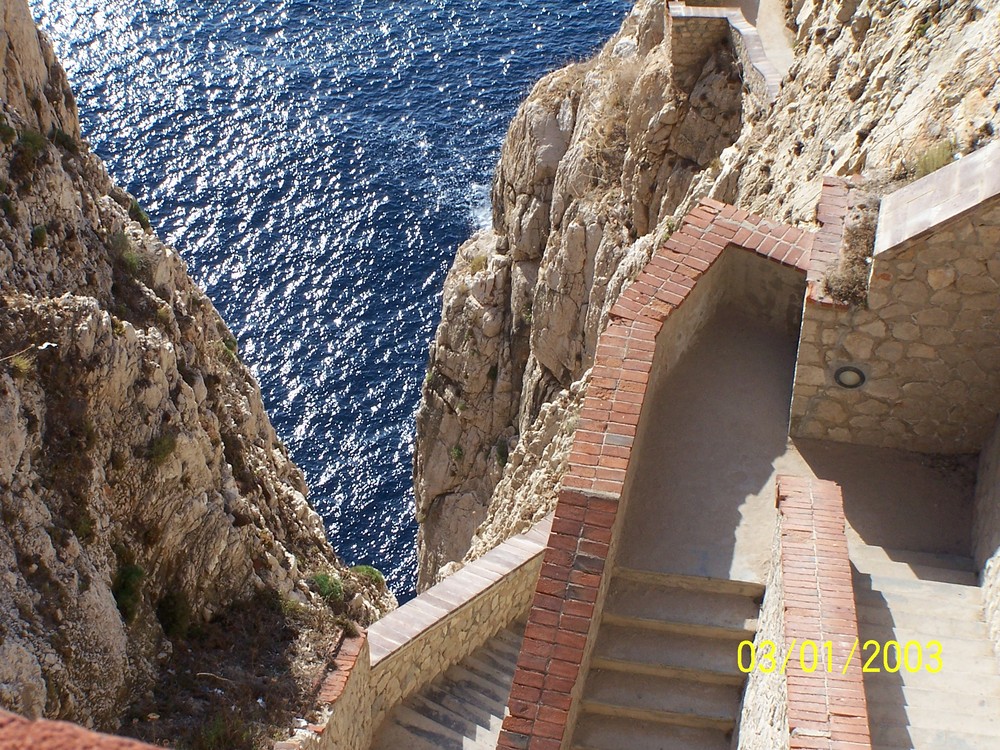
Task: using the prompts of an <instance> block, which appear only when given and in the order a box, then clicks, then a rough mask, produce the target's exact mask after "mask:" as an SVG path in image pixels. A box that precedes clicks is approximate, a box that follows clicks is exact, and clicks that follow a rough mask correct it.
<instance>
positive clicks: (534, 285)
mask: <svg viewBox="0 0 1000 750" xmlns="http://www.w3.org/2000/svg"><path fill="white" fill-rule="evenodd" d="M740 90H741V82H740V78H739V74H738V72H737V69H736V64H735V61H734V59H733V56H732V54H731V52H730V51H729V50H726V49H721V50H718V51H717V52H716V53H715V54H713V55H712V56H711V57H710V59H709V60H708V62H707V63H706V64H705V67H704V69H703V70H702V72H701V75H700V76H699V77H698V79H697V81H696V82H695V83H694V85H693V86H691V87H690V88H689V89H684V88H681V87H679V86H675V85H674V83H673V81H672V79H671V76H670V55H669V44H668V43H667V42H665V41H664V16H663V3H662V2H655V1H654V0H641V1H640V2H638V3H637V4H636V6H635V8H634V9H633V11H632V13H631V14H630V15H629V16H628V18H627V19H626V21H625V23H624V24H623V27H622V29H621V31H620V32H619V34H618V35H616V36H615V38H613V39H612V40H611V41H610V42H608V44H607V45H606V46H605V48H604V50H603V51H602V52H601V53H600V54H599V55H598V56H597V57H596V58H595V59H593V60H591V61H590V62H587V63H582V64H578V65H573V66H570V67H569V68H566V69H564V70H561V71H557V72H556V73H553V74H551V75H549V76H546V77H545V78H543V79H542V80H541V81H540V82H539V83H538V85H537V86H536V87H535V89H534V90H533V91H532V93H531V95H530V96H529V97H528V99H527V101H526V102H525V103H524V104H523V105H522V106H521V108H520V109H519V110H518V112H517V114H516V116H515V117H514V121H513V122H512V123H511V126H510V130H509V132H508V135H507V139H506V141H505V143H504V146H503V150H502V154H501V157H500V164H499V166H498V167H497V173H496V177H495V180H494V184H493V195H492V198H493V226H492V228H491V229H490V230H488V231H485V232H481V233H480V234H478V235H476V236H475V237H473V238H472V239H471V240H469V242H467V243H466V244H465V245H463V246H462V247H461V248H460V249H459V251H458V254H457V257H456V261H455V264H454V266H453V267H452V269H451V272H450V273H449V275H448V278H447V280H446V282H445V289H444V312H443V315H442V322H441V325H440V327H439V328H438V332H437V335H436V337H435V340H434V343H433V345H432V347H431V354H430V366H429V372H428V377H427V380H426V383H425V386H424V392H423V400H422V404H421V408H420V411H419V414H418V417H417V436H418V444H417V452H416V459H415V487H416V499H417V515H418V519H419V520H420V522H421V527H420V570H419V584H420V585H421V586H427V585H429V584H431V583H433V582H434V581H435V580H437V578H438V577H439V571H440V569H441V568H442V566H444V565H446V564H448V563H451V562H456V561H460V560H462V559H463V558H464V557H465V555H466V554H467V552H468V551H469V549H470V545H471V544H472V540H473V537H474V535H475V534H476V532H477V529H478V528H479V526H480V524H482V523H483V522H484V521H486V520H487V519H488V518H489V519H494V520H495V522H496V523H497V524H498V525H497V529H503V530H504V531H503V533H499V532H495V531H494V530H491V529H489V528H485V527H484V529H483V530H482V533H483V535H484V536H483V537H482V538H481V539H480V540H479V541H477V542H476V546H477V549H478V548H481V547H483V546H484V545H488V544H491V543H496V542H498V541H501V540H502V537H504V535H505V534H507V533H508V532H510V533H513V532H515V531H517V530H521V529H523V527H524V524H525V523H526V522H527V519H531V518H534V517H537V516H539V515H540V514H543V512H544V509H545V508H550V507H551V504H552V502H553V499H554V497H555V494H554V492H555V486H556V483H557V482H558V479H559V476H560V475H561V471H562V469H561V467H562V465H563V464H564V462H565V459H566V454H567V451H568V448H569V443H570V439H569V438H570V437H571V434H572V430H571V429H569V427H568V423H567V422H566V418H565V417H566V414H567V413H568V411H572V410H573V409H575V408H576V402H577V401H578V396H579V388H573V384H574V382H576V381H579V380H580V379H581V378H582V377H583V376H584V374H585V373H586V372H587V371H588V369H589V367H590V365H591V364H592V362H593V357H594V347H595V345H596V341H597V335H598V333H599V332H600V330H601V329H602V328H603V326H604V324H605V322H606V319H607V313H608V310H609V309H610V306H611V304H612V303H613V301H614V300H615V299H616V298H617V296H618V294H619V292H620V291H621V288H622V287H623V285H624V284H625V283H626V281H627V280H628V279H629V278H630V277H631V275H632V274H634V273H635V272H636V271H637V270H638V269H639V268H641V267H642V265H643V264H644V262H645V261H646V260H647V259H648V258H649V256H650V253H651V252H652V248H653V244H654V242H653V240H654V238H655V237H661V236H664V235H665V233H667V232H669V231H670V227H671V226H672V224H671V221H672V219H671V217H672V215H673V214H674V212H675V211H676V210H677V208H678V206H679V204H680V202H681V201H682V200H683V199H684V198H685V196H686V195H687V194H688V191H689V187H690V184H691V181H692V179H693V177H694V176H695V175H697V174H699V173H700V172H702V171H703V170H705V169H706V168H710V167H711V166H712V165H713V164H714V163H715V162H717V160H718V158H719V156H720V154H721V152H722V151H723V149H725V148H726V147H728V146H730V145H732V143H733V142H734V141H735V140H736V138H737V137H738V135H739V133H740V128H741V123H742V106H741V95H740ZM546 405H549V407H548V408H545V407H546ZM498 486H499V487H500V488H502V489H500V490H498V491H499V493H500V494H499V495H497V496H496V497H494V489H495V488H497V487H498ZM491 497H492V498H494V500H495V501H496V502H494V503H493V504H492V505H491ZM501 506H502V507H503V508H507V509H508V510H509V509H510V508H519V509H520V510H517V511H516V512H515V514H514V516H508V510H503V509H502V507H501ZM522 511H523V513H522ZM491 523H492V521H491ZM487 539H488V540H490V541H489V542H487V541H485V540H487ZM485 548H486V549H488V546H486V547H485ZM483 551H485V549H483ZM453 567H454V566H451V568H449V570H450V569H452V568H453Z"/></svg>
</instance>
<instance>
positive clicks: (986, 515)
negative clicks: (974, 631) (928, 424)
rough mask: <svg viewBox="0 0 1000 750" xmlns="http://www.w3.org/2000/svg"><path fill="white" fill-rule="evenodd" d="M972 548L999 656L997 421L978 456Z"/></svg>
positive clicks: (999, 464)
mask: <svg viewBox="0 0 1000 750" xmlns="http://www.w3.org/2000/svg"><path fill="white" fill-rule="evenodd" d="M973 513H974V515H973V526H972V545H973V555H974V556H975V559H976V567H977V568H978V569H979V571H980V574H979V581H980V584H981V585H982V588H983V607H984V609H985V611H986V624H987V625H988V626H989V629H990V636H991V637H992V639H993V643H994V645H995V647H996V649H997V653H1000V420H998V421H997V424H996V426H995V427H994V429H993V434H992V435H991V436H990V438H989V440H987V441H986V445H984V446H983V450H982V452H981V453H980V454H979V476H978V477H977V481H976V499H975V506H974V511H973Z"/></svg>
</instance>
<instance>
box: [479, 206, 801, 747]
mask: <svg viewBox="0 0 1000 750" xmlns="http://www.w3.org/2000/svg"><path fill="white" fill-rule="evenodd" d="M812 239H813V236H812V235H811V234H807V233H805V232H803V231H802V230H799V229H796V228H793V227H790V226H787V225H784V224H779V223H777V222H770V221H768V220H765V219H764V218H762V217H760V216H756V215H754V214H750V213H748V212H746V211H741V210H738V209H736V208H734V207H732V206H726V205H725V204H722V203H719V202H718V201H712V200H705V201H703V202H702V203H701V204H700V205H699V206H698V208H696V209H695V210H694V211H692V212H691V213H690V214H688V216H687V217H685V220H684V222H683V224H682V226H681V228H680V229H679V230H678V231H677V232H675V233H674V235H673V236H672V237H671V238H670V239H669V240H668V241H667V243H666V244H665V245H664V246H663V247H662V248H660V249H659V250H658V251H657V252H656V253H655V254H654V256H653V258H652V259H651V260H650V261H649V263H648V264H647V265H646V267H645V268H644V269H643V271H642V272H641V273H640V274H639V276H638V277H637V278H636V280H635V281H634V282H633V283H632V284H631V285H630V286H629V287H628V289H626V290H625V291H624V292H623V293H622V296H621V298H620V299H619V301H618V302H617V303H616V304H615V306H614V308H613V309H612V311H611V320H610V323H609V325H608V327H607V329H606V330H605V331H604V333H602V334H601V336H600V339H599V340H598V345H597V353H596V358H595V363H594V368H593V371H592V373H591V379H590V384H589V386H588V388H587V392H586V395H585V398H584V403H583V408H582V410H581V412H580V420H579V423H578V426H577V430H576V435H575V438H574V443H573V449H572V452H571V454H570V467H569V470H568V472H567V474H566V476H565V477H564V478H563V483H562V489H561V491H560V494H559V500H558V503H557V505H556V511H555V520H554V521H553V524H552V534H551V535H550V537H549V543H548V547H547V549H546V550H545V556H544V558H543V561H542V569H541V575H540V577H539V580H538V585H537V587H536V590H535V597H534V601H533V603H532V608H531V612H530V614H529V619H528V626H527V628H526V630H525V639H524V645H523V646H522V649H521V656H520V659H519V661H518V668H517V672H516V673H515V675H514V684H513V688H512V690H511V697H510V702H509V704H508V708H509V712H510V715H509V716H508V717H507V718H506V719H505V721H504V731H503V733H502V734H501V736H500V742H499V744H498V747H499V748H505V749H506V750H524V749H528V750H557V749H558V748H559V747H560V746H561V744H562V742H563V740H564V736H565V735H566V733H567V732H566V730H567V728H568V727H569V726H570V725H571V724H572V716H571V711H572V708H573V705H574V700H575V698H576V697H577V694H578V692H579V691H580V690H581V689H582V684H580V683H581V682H582V680H578V677H579V676H580V675H581V674H584V673H585V672H586V669H585V665H586V662H587V659H588V654H589V649H590V648H591V647H592V642H591V641H592V637H593V635H594V634H595V633H596V627H594V628H592V627H591V625H592V623H594V622H595V621H596V618H594V614H595V612H597V611H599V610H600V607H601V603H602V601H603V596H604V593H605V592H604V586H605V584H606V581H607V578H609V576H605V575H604V574H605V570H606V567H609V566H610V561H611V559H612V558H613V544H614V538H615V531H616V524H617V523H618V522H619V520H620V519H621V518H622V517H623V516H624V513H623V512H621V511H622V507H621V505H622V502H621V501H622V498H623V496H625V495H626V494H627V493H626V492H625V487H626V478H627V476H628V470H629V460H630V457H631V453H632V447H633V445H634V444H635V441H636V438H637V435H638V434H639V427H640V421H641V420H640V416H641V412H642V409H643V402H644V399H645V395H646V392H647V389H648V386H649V383H650V380H651V377H653V376H654V374H655V373H654V360H656V359H657V354H658V348H659V349H661V350H664V351H661V352H660V354H661V355H664V356H666V357H670V356H672V355H673V356H674V357H676V354H674V353H673V352H670V351H669V350H671V349H678V350H679V349H682V348H683V346H684V345H685V343H686V341H689V340H690V338H691V337H692V336H693V335H694V332H695V331H696V329H697V326H698V324H699V322H700V320H701V319H703V318H704V317H705V316H706V315H707V314H708V313H707V310H709V309H710V307H711V303H710V302H708V301H706V297H707V295H708V292H703V291H702V290H703V288H704V284H701V285H699V282H700V281H709V279H706V278H704V277H706V275H707V274H708V273H709V272H710V270H711V269H712V268H713V266H714V265H715V264H716V262H717V261H718V260H719V259H720V257H722V255H723V251H726V252H728V253H737V254H739V253H745V252H747V251H749V252H751V253H754V254H755V255H757V256H763V257H764V258H767V259H769V260H771V261H774V262H775V263H776V264H780V266H784V267H785V268H787V269H794V271H795V272H796V273H797V274H799V278H801V276H802V275H804V273H805V270H806V264H807V261H808V255H809V250H810V247H811V244H812ZM738 266H739V264H738V263H734V264H731V265H730V271H729V272H730V273H733V272H735V271H733V270H732V269H735V268H737V267H738ZM775 270H776V271H778V273H777V274H775V275H777V276H780V275H781V272H780V270H779V269H775ZM714 278H715V280H714V281H713V282H712V284H713V285H719V284H721V285H725V283H726V278H725V277H718V276H715V277H714ZM801 283H802V286H803V288H804V279H802V281H801ZM696 285H699V286H698V292H699V293H700V296H699V294H693V292H694V291H695V289H696ZM755 286H756V285H755ZM755 291H756V289H754V290H751V291H750V293H753V292H755ZM759 302H760V303H761V304H763V303H764V301H763V300H761V301H759ZM680 321H683V323H681V324H678V323H680ZM668 323H672V324H673V325H667V324H668ZM661 331H662V332H664V336H663V337H660V338H659V339H658V336H659V334H661ZM664 337H665V338H664Z"/></svg>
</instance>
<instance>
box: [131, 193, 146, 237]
mask: <svg viewBox="0 0 1000 750" xmlns="http://www.w3.org/2000/svg"><path fill="white" fill-rule="evenodd" d="M128 215H129V218H130V219H132V221H136V222H139V226H141V227H142V228H143V229H146V230H148V229H149V228H150V224H149V215H148V214H147V213H146V212H145V211H143V210H142V206H140V205H139V202H138V201H137V200H136V199H135V198H133V199H132V202H131V203H130V204H129V207H128Z"/></svg>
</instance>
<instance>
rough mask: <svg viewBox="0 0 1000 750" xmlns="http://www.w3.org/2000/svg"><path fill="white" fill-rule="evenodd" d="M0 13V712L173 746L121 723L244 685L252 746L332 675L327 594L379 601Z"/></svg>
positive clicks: (226, 337) (382, 604) (371, 608)
mask: <svg viewBox="0 0 1000 750" xmlns="http://www.w3.org/2000/svg"><path fill="white" fill-rule="evenodd" d="M2 7H3V11H2V16H0V56H2V58H0V95H2V98H3V101H2V102H0V513H2V519H3V523H2V524H0V707H4V708H8V709H10V710H13V711H16V712H18V713H20V714H24V715H26V716H28V717H38V716H45V717H50V718H60V719H67V720H71V721H74V722H78V723H81V724H84V725H86V726H91V727H97V728H101V729H112V730H113V729H116V728H118V727H119V726H120V725H121V722H122V720H123V719H125V718H126V717H130V723H129V724H128V725H127V727H126V728H129V727H131V728H129V731H130V732H132V733H138V734H139V735H145V736H151V737H159V736H163V737H168V738H170V739H171V740H172V741H174V740H176V739H178V738H179V735H178V734H176V733H175V732H180V731H182V728H180V727H179V726H173V727H172V728H171V727H170V726H166V725H168V722H167V721H166V719H167V717H166V716H165V717H164V719H163V720H162V721H160V725H164V729H163V730H162V731H161V730H156V731H153V730H150V731H148V732H146V731H145V730H143V729H142V728H141V726H139V728H136V725H135V724H133V723H131V722H132V719H135V720H136V721H138V722H139V723H140V725H141V723H142V722H144V721H147V719H148V721H150V722H153V721H156V720H157V719H159V716H158V715H157V713H156V712H157V711H160V712H164V713H165V710H164V708H163V707H164V706H167V707H169V709H170V711H171V712H176V713H178V714H185V713H186V715H187V716H189V717H193V719H194V720H199V719H198V716H199V711H203V707H199V706H201V704H200V703H199V701H201V702H202V703H204V702H205V700H204V695H207V694H209V693H211V691H213V690H214V691H216V692H219V693H220V694H224V695H225V698H224V700H225V701H230V700H232V701H237V698H236V697H234V696H232V695H228V693H231V692H235V690H236V687H233V686H237V687H238V688H239V690H240V691H241V696H240V697H239V698H238V700H240V701H244V700H245V701H246V702H247V703H248V704H249V705H251V706H252V705H256V704H258V703H259V704H260V705H261V706H262V709H261V710H260V711H258V712H257V713H254V712H253V711H248V712H247V715H246V716H245V717H244V719H245V723H246V727H248V729H246V731H244V734H246V735H247V736H249V734H251V733H252V732H251V730H250V729H249V727H251V726H252V725H253V724H254V723H255V722H257V723H261V724H267V723H268V722H269V721H275V722H279V723H281V722H286V721H288V716H287V715H284V714H281V713H280V711H279V712H278V713H274V712H275V711H278V706H277V704H280V708H281V710H282V711H294V707H295V705H296V700H297V699H298V698H300V697H302V696H299V695H298V693H297V691H300V688H301V686H302V685H303V684H305V683H307V682H308V681H309V680H310V679H313V678H315V674H313V672H315V671H316V670H321V669H322V668H325V666H326V661H327V659H328V658H329V656H330V649H332V648H333V647H334V646H335V641H336V634H337V632H339V631H338V627H339V625H338V623H337V622H336V621H335V620H334V619H331V618H333V616H334V614H335V613H334V610H333V609H331V608H330V607H329V606H327V604H326V602H325V601H324V599H327V600H329V599H336V600H337V601H336V604H337V607H336V608H335V609H336V610H337V611H339V612H341V613H343V614H344V615H346V616H350V617H352V618H353V619H355V620H358V621H360V622H362V623H368V622H370V621H372V620H373V619H375V618H377V617H378V616H379V615H380V614H382V613H384V612H385V611H388V610H389V609H391V608H392V607H393V606H394V605H395V601H394V599H393V597H392V595H391V594H390V593H389V592H388V591H387V590H386V589H385V585H384V582H380V581H377V580H374V577H372V576H368V575H364V574H360V575H359V574H357V573H355V572H352V571H350V570H348V569H347V568H346V566H345V565H344V564H343V563H342V562H340V560H339V559H338V558H337V556H336V555H335V553H334V551H333V549H332V548H331V547H330V544H329V542H328V540H327V539H326V536H325V532H324V528H323V524H322V522H321V520H320V518H319V517H318V515H317V514H316V513H315V511H314V510H313V509H312V508H311V507H310V505H309V504H308V502H307V501H306V497H305V496H306V486H305V483H304V481H303V477H302V474H301V472H300V471H299V469H298V468H297V467H296V466H295V465H294V464H293V463H292V461H291V460H290V458H289V456H288V453H287V451H286V449H285V447H284V446H283V445H282V444H281V442H280V441H279V440H278V438H277V436H276V435H275V432H274V430H273V428H272V426H271V424H270V422H269V420H268V418H267V415H266V414H265V412H264V407H263V404H262V401H261V396H260V391H259V389H258V386H257V384H256V382H255V381H254V378H253V377H252V375H251V374H250V372H249V370H248V369H247V367H246V366H245V365H244V364H243V363H242V362H241V361H240V357H239V354H238V351H237V347H236V341H235V339H234V337H233V336H232V334H231V333H230V332H229V330H228V329H227V327H226V325H225V323H224V322H223V321H222V319H221V318H220V317H219V315H218V313H217V312H216V310H215V309H214V307H213V306H212V304H211V302H210V301H209V300H208V298H207V297H206V296H205V294H204V292H203V291H202V290H201V289H199V288H198V287H197V286H196V285H195V284H194V283H193V282H192V280H191V278H190V277H189V276H188V274H187V271H186V268H185V265H184V262H183V261H182V260H181V258H179V257H178V255H177V253H176V252H175V251H174V250H173V249H172V248H170V247H168V246H166V245H164V244H163V243H162V242H161V241H160V240H159V239H158V238H157V236H156V234H155V233H154V232H153V231H152V229H151V228H150V226H149V221H148V218H147V217H146V215H145V214H144V212H143V211H142V209H141V208H140V207H139V205H138V204H137V203H136V202H135V200H134V199H132V198H131V197H130V196H129V195H127V194H126V193H125V192H124V191H122V190H121V189H120V188H118V187H116V186H115V185H114V183H113V182H112V180H111V179H110V178H109V177H108V175H107V173H106V171H105V169H104V166H103V164H102V163H101V161H100V160H99V159H98V158H97V157H96V156H95V155H93V154H92V153H91V152H90V149H89V146H88V145H87V144H86V142H85V141H83V140H82V139H81V133H80V124H79V120H78V118H77V111H76V105H75V103H74V99H73V95H72V93H71V91H70V88H69V86H68V83H67V79H66V75H65V73H64V72H63V70H62V68H61V67H60V65H59V63H58V61H57V60H56V59H55V56H54V54H53V51H52V47H51V46H50V44H49V42H48V41H47V40H46V38H45V37H44V35H42V34H41V33H40V32H38V31H37V29H36V27H35V24H34V22H33V20H32V17H31V14H30V11H29V9H28V6H27V3H26V0H8V1H7V2H4V3H3V5H2ZM316 575H319V576H320V578H319V579H318V580H319V581H320V585H319V586H317V584H316V580H317V579H316V578H315V576H316ZM310 576H313V579H312V582H310V580H309V578H310ZM331 581H332V583H331ZM331 587H332V588H331ZM335 595H336V596H335ZM343 622H344V621H343V620H341V621H340V623H341V624H342V623H343ZM240 628H243V630H240ZM263 629H266V632H261V631H262V630H263ZM310 633H313V634H316V633H319V636H317V637H311V636H310ZM258 646H259V647H260V648H261V649H263V651H262V652H261V653H257V652H256V651H254V649H257V648H258ZM250 652H253V653H250ZM199 655H200V656H201V657H205V658H206V659H208V658H209V656H210V658H211V659H212V661H210V662H208V663H200V664H199V663H198V659H199ZM185 660H186V661H185ZM242 660H257V662H258V665H259V664H261V663H269V664H271V663H273V664H280V665H281V666H282V672H281V673H282V674H284V673H287V674H293V675H294V679H292V682H290V683H288V684H284V683H281V680H280V679H277V678H276V679H273V680H271V679H270V678H263V679H264V683H269V682H270V683H274V684H273V685H271V686H270V687H268V685H267V684H257V683H255V682H254V681H255V680H256V681H258V682H259V681H260V679H261V677H260V675H254V674H251V673H250V672H248V671H246V670H243V671H240V670H241V669H242V667H240V669H236V668H235V667H234V669H230V667H231V666H233V665H241V664H243V661H242ZM268 660H270V661H268ZM191 664H194V665H195V668H196V669H195V670H194V671H192V672H191V674H190V675H186V674H184V673H183V672H184V670H185V669H187V666H190V665H191ZM244 666H245V665H244ZM198 669H200V670H201V671H202V672H203V673H209V676H208V677H201V678H198V679H199V680H201V682H202V683H204V684H201V685H198V684H194V683H196V682H197V681H198V680H196V679H195V674H194V672H195V671H197V670H198ZM234 670H235V671H234ZM310 670H312V671H310ZM212 678H214V679H212ZM296 680H298V682H296ZM279 683H281V684H280V685H279ZM274 685H279V687H280V690H277V691H276V690H275V689H272V688H274ZM242 693H245V695H243V694H242ZM279 693H280V695H279ZM264 697H267V699H268V700H272V699H273V700H272V704H273V705H270V706H269V707H268V708H267V709H266V710H265V709H264V708H263V706H264V703H263V702H259V701H257V699H258V698H261V700H262V701H263V699H264ZM303 700H306V701H308V698H307V697H306V698H303ZM147 714H148V715H147ZM150 717H152V718H150ZM200 720H201V721H205V722H210V720H211V716H208V717H205V716H202V717H201V719H200ZM172 733H174V734H172ZM238 745H239V742H237V741H236V740H233V741H232V746H238Z"/></svg>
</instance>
